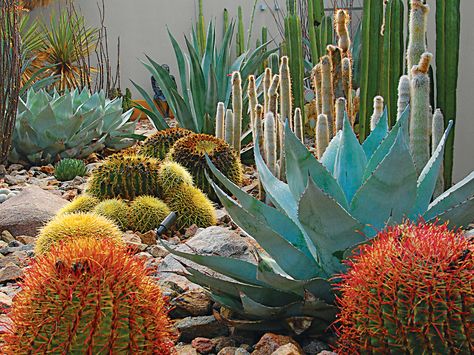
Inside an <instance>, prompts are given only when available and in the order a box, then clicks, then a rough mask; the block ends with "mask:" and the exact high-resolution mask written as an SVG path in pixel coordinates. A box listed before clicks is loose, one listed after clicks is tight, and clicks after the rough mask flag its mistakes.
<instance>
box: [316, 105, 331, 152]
mask: <svg viewBox="0 0 474 355" xmlns="http://www.w3.org/2000/svg"><path fill="white" fill-rule="evenodd" d="M329 137H330V135H329V123H328V117H327V116H326V115H325V114H321V115H319V116H318V120H317V122H316V151H317V155H318V158H319V159H321V157H322V156H323V154H324V152H325V151H326V148H327V147H328V145H329V140H330V138H329Z"/></svg>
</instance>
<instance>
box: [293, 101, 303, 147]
mask: <svg viewBox="0 0 474 355" xmlns="http://www.w3.org/2000/svg"><path fill="white" fill-rule="evenodd" d="M294 121H295V127H294V132H295V135H296V137H297V138H298V139H299V140H300V141H301V142H303V143H304V134H303V116H302V115H301V109H300V108H299V107H297V108H296V109H295V115H294Z"/></svg>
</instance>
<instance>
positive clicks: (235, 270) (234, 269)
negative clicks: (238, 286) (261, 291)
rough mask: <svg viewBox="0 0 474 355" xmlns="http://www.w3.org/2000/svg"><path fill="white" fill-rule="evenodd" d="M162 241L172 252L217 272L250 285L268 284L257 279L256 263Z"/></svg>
mask: <svg viewBox="0 0 474 355" xmlns="http://www.w3.org/2000/svg"><path fill="white" fill-rule="evenodd" d="M160 241H161V245H163V247H164V248H165V249H166V250H168V251H169V252H170V253H171V254H174V255H177V256H180V257H182V258H185V259H188V260H191V261H193V262H195V263H196V264H199V265H201V266H205V267H208V268H209V269H211V270H213V271H215V272H218V273H220V274H223V275H226V276H228V277H231V278H233V279H235V280H237V281H240V282H243V283H246V284H250V285H258V286H266V285H265V283H263V282H261V281H259V280H257V278H256V275H257V265H255V264H252V263H249V262H247V261H244V260H240V259H233V258H226V257H223V256H216V255H197V254H191V253H185V252H182V251H179V250H176V249H173V248H171V247H170V246H169V245H168V243H165V242H164V241H163V240H160Z"/></svg>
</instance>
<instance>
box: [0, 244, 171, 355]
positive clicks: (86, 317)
mask: <svg viewBox="0 0 474 355" xmlns="http://www.w3.org/2000/svg"><path fill="white" fill-rule="evenodd" d="M144 263H145V261H144V260H140V259H137V258H135V257H133V256H132V255H130V254H128V253H127V252H126V251H125V249H124V248H123V247H122V246H118V245H116V244H115V243H113V242H110V241H107V240H93V239H79V240H76V241H74V242H72V243H68V244H64V245H61V246H59V247H57V248H53V250H52V251H51V252H50V253H48V254H45V255H42V256H39V257H37V258H36V259H35V260H34V261H33V264H32V265H31V267H30V268H28V270H27V271H26V273H25V276H24V278H23V281H22V290H21V291H20V292H19V293H18V294H17V295H16V297H15V300H14V302H13V305H12V309H11V311H10V314H9V317H10V319H11V321H12V324H11V325H10V326H8V331H7V332H6V334H3V337H2V338H3V339H2V340H3V341H4V344H3V345H2V346H1V352H2V354H9V355H10V354H46V353H48V354H53V353H55V354H56V353H65V354H99V353H107V354H118V353H131V354H152V353H154V354H163V355H167V354H171V353H172V347H173V341H174V339H175V338H176V333H175V332H174V331H173V330H172V325H171V321H170V320H169V318H168V317H167V310H168V307H167V306H166V304H165V302H164V300H163V296H162V294H161V291H160V289H159V287H158V285H157V284H156V282H154V281H153V280H152V279H151V277H150V276H148V274H149V272H148V271H147V270H146V269H145V265H144Z"/></svg>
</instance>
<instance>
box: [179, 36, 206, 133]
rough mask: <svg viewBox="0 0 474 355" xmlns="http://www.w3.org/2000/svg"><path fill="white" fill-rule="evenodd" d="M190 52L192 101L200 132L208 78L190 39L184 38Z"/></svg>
mask: <svg viewBox="0 0 474 355" xmlns="http://www.w3.org/2000/svg"><path fill="white" fill-rule="evenodd" d="M184 39H185V41H186V46H187V48H188V53H189V61H190V64H191V66H190V72H189V88H190V89H191V96H192V103H193V108H194V112H195V118H194V119H195V124H196V126H197V130H198V132H202V122H203V118H204V115H205V113H206V112H205V107H204V105H205V102H206V79H205V77H204V72H203V70H202V68H201V63H200V61H199V56H198V54H197V53H196V50H195V49H194V47H193V46H192V44H191V43H190V42H189V41H188V39H187V38H186V37H185V38H184Z"/></svg>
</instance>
